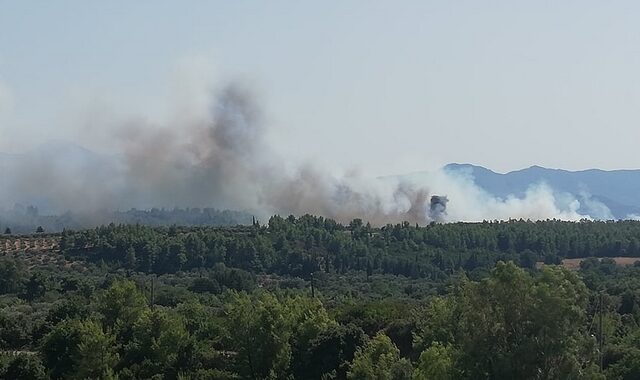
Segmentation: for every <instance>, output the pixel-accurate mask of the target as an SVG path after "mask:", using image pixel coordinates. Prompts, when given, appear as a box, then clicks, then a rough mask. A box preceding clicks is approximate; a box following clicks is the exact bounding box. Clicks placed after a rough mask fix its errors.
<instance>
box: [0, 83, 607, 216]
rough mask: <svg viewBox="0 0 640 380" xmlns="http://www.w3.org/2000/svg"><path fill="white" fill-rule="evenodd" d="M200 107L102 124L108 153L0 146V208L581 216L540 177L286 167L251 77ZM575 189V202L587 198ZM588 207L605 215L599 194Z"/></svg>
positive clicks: (52, 146) (225, 88)
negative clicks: (491, 181)
mask: <svg viewBox="0 0 640 380" xmlns="http://www.w3.org/2000/svg"><path fill="white" fill-rule="evenodd" d="M207 108H208V109H207V110H206V111H207V112H202V110H200V109H197V110H194V107H183V110H187V111H185V112H193V113H194V114H193V115H181V117H179V118H175V119H176V120H180V121H178V122H173V123H167V125H157V124H155V123H152V122H150V121H147V120H145V119H139V118H131V119H129V120H127V121H125V122H123V123H118V125H107V126H106V128H108V129H109V131H108V132H109V133H110V134H111V135H112V137H113V140H114V141H115V152H114V154H113V155H108V156H107V155H98V154H95V153H93V152H91V151H88V150H84V149H82V148H79V147H74V148H71V149H70V148H69V145H65V144H48V145H46V146H45V147H43V148H40V149H37V150H36V151H34V152H32V153H31V154H28V155H21V156H9V155H6V156H2V157H0V169H1V170H2V177H3V178H2V184H3V185H2V186H0V196H1V197H2V199H3V200H4V207H10V205H9V203H12V202H23V203H25V204H34V203H35V204H38V205H39V206H40V207H41V208H44V209H49V210H52V211H56V212H63V211H65V210H73V211H78V212H90V211H95V210H100V209H111V210H113V209H121V210H122V209H128V208H132V207H137V208H151V207H217V208H229V209H237V210H247V211H250V212H252V213H255V214H257V215H260V216H261V217H266V216H268V215H271V214H274V213H277V214H282V215H286V214H295V215H301V214H305V213H312V214H318V215H323V216H325V217H329V218H334V219H337V220H339V221H342V222H346V221H349V220H351V219H353V218H361V219H364V220H367V221H370V222H372V223H373V224H377V225H381V224H385V223H394V222H400V221H409V222H411V223H420V224H426V223H429V222H431V221H434V220H436V221H445V222H447V221H480V220H494V219H509V218H525V219H548V218H559V219H567V220H578V219H581V218H585V217H589V216H588V215H581V214H580V213H578V209H579V208H580V205H581V203H580V201H579V200H578V199H575V198H574V197H572V196H570V195H561V196H558V195H557V194H554V192H553V191H552V189H550V188H549V187H547V186H545V185H544V184H534V185H533V186H532V187H531V188H530V189H529V190H528V191H527V192H526V194H525V195H524V196H523V197H516V196H509V197H507V198H504V199H501V198H496V197H493V196H491V195H490V194H488V193H486V192H485V191H483V190H482V189H480V188H479V187H477V186H476V185H475V184H474V183H473V179H472V178H470V177H467V176H464V175H459V174H453V173H450V172H444V171H435V172H432V173H427V174H423V175H421V176H418V177H413V178H412V177H411V176H405V177H384V178H373V179H372V178H366V177H363V176H360V175H355V174H354V175H349V176H335V175H332V174H330V173H329V172H328V171H326V170H323V169H322V168H319V167H317V166H314V165H313V164H312V163H306V164H301V165H293V168H292V166H291V165H290V163H288V162H286V160H285V159H283V158H282V157H279V156H278V154H276V153H275V152H274V151H273V149H272V148H271V147H270V146H268V144H267V142H266V141H267V139H266V127H265V125H266V123H265V122H264V115H263V112H262V110H261V108H260V107H259V105H258V104H257V101H256V99H255V97H254V96H253V95H252V92H251V91H250V89H249V88H248V87H246V86H243V85H240V84H237V83H231V84H227V85H225V86H223V87H222V88H220V89H219V90H217V91H213V92H211V96H210V102H209V105H208V106H207ZM189 110H191V111H189ZM98 124H100V123H98ZM336 138H339V137H336ZM311 143H312V142H311V141H309V144H311ZM354 143H355V142H354ZM357 143H362V142H357ZM434 195H438V196H446V197H447V198H448V203H447V202H443V203H442V202H441V203H438V204H437V205H436V206H435V207H436V208H437V211H438V212H437V213H436V212H434V208H433V207H434V206H433V205H432V203H431V200H432V196H434ZM583 198H584V199H583V204H584V203H585V202H587V203H588V202H590V200H589V198H588V197H586V196H583ZM444 206H446V212H444V211H445V210H444ZM592 206H594V207H595V208H598V210H599V212H600V213H604V214H605V215H606V212H607V210H603V209H601V206H604V205H602V204H600V205H596V204H593V205H592ZM605 208H606V206H605ZM609 214H610V212H609Z"/></svg>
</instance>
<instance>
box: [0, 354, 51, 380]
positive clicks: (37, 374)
mask: <svg viewBox="0 0 640 380" xmlns="http://www.w3.org/2000/svg"><path fill="white" fill-rule="evenodd" d="M0 379H7V380H14V379H15V380H17V379H21V380H22V379H24V380H46V379H48V377H47V374H46V371H45V368H44V366H43V365H42V361H41V360H40V358H38V356H36V355H27V354H22V355H18V356H16V357H15V358H14V359H13V360H11V362H10V363H9V365H8V366H7V368H6V369H5V370H4V373H3V374H1V375H0Z"/></svg>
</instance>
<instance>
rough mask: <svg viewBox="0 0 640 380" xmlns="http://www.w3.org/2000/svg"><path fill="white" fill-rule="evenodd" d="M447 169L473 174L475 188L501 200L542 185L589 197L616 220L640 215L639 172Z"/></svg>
mask: <svg viewBox="0 0 640 380" xmlns="http://www.w3.org/2000/svg"><path fill="white" fill-rule="evenodd" d="M444 170H445V171H448V172H453V173H461V174H466V175H470V176H471V177H472V178H473V179H474V181H475V183H476V185H478V186H479V187H481V188H483V189H484V190H486V191H487V192H489V193H491V194H493V195H495V196H498V197H506V196H507V195H509V194H514V195H517V196H521V195H523V194H524V193H525V191H526V190H527V189H528V188H529V187H530V186H531V185H533V184H537V183H541V182H543V183H545V184H547V185H548V186H549V187H551V188H552V189H553V190H554V191H556V192H565V193H570V194H572V195H574V196H576V197H577V198H581V197H583V196H590V198H591V199H593V200H595V201H598V202H601V203H602V204H604V205H606V206H607V207H608V208H609V210H610V211H611V214H612V215H613V216H614V217H615V218H617V219H623V218H627V217H628V216H629V215H633V214H635V215H640V170H611V171H606V170H599V169H590V170H582V171H568V170H561V169H548V168H543V167H540V166H532V167H530V168H526V169H522V170H516V171H512V172H508V173H505V174H501V173H496V172H494V171H492V170H489V169H487V168H484V167H482V166H476V165H470V164H449V165H446V166H445V167H444Z"/></svg>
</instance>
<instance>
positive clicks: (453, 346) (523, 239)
mask: <svg viewBox="0 0 640 380" xmlns="http://www.w3.org/2000/svg"><path fill="white" fill-rule="evenodd" d="M636 257H637V258H638V262H637V263H634V261H635V260H634V259H633V258H636ZM619 258H627V259H628V260H627V261H626V262H628V263H629V265H626V266H625V265H620V264H619V263H618V262H616V260H617V259H619ZM567 259H574V260H577V261H578V262H579V265H578V266H577V267H575V268H570V267H568V266H567V265H566V263H567ZM639 323H640V222H635V221H615V222H613V221H610V222H595V221H590V220H582V221H579V222H565V221H558V220H546V221H538V222H532V221H527V220H509V221H485V222H482V223H449V224H437V223H432V224H429V225H427V226H417V225H411V224H410V223H401V224H394V225H391V224H389V225H386V226H383V227H373V226H371V225H370V224H368V223H366V222H365V221H362V220H360V219H355V220H353V221H351V222H350V223H348V224H345V225H343V224H340V223H338V222H336V221H334V220H331V219H325V218H322V217H317V216H311V215H304V216H301V217H294V216H289V217H280V216H273V217H271V218H270V219H269V220H268V221H267V222H266V223H264V224H261V223H260V222H258V221H256V220H254V221H253V223H252V224H251V225H238V226H234V227H223V226H208V227H205V226H178V225H173V226H167V227H158V226H146V225H142V224H118V225H116V224H109V225H103V226H99V227H96V228H92V229H86V230H78V231H72V230H64V231H63V232H61V233H52V234H47V233H40V234H37V233H36V234H31V235H14V234H4V235H2V236H0V378H3V379H121V380H124V379H184V380H186V379H193V380H200V379H202V380H204V379H372V380H374V379H375V380H386V379H389V380H391V379H393V380H395V379H398V380H400V379H416V380H422V379H638V378H640V326H639V325H638V324H639Z"/></svg>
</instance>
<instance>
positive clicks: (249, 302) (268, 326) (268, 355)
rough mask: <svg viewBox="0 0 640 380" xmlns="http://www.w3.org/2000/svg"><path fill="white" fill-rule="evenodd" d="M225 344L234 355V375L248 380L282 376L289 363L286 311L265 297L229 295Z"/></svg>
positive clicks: (289, 347)
mask: <svg viewBox="0 0 640 380" xmlns="http://www.w3.org/2000/svg"><path fill="white" fill-rule="evenodd" d="M225 317H226V322H227V334H228V343H229V344H230V346H231V348H232V349H234V350H235V351H236V352H237V353H238V356H237V359H238V363H237V364H238V372H239V373H240V374H241V375H242V376H244V377H245V378H248V379H256V380H257V379H266V378H272V379H276V378H281V377H283V376H286V374H287V373H288V369H289V362H290V360H291V345H290V343H289V339H290V338H291V330H290V327H289V320H290V318H291V316H290V315H288V313H287V310H286V309H285V308H284V306H283V305H282V304H281V303H280V302H279V301H278V299H277V298H276V297H275V296H274V295H272V294H269V293H266V292H258V293H256V294H254V295H247V294H246V293H235V292H233V293H231V294H230V299H229V301H228V302H227V303H226V304H225Z"/></svg>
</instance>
